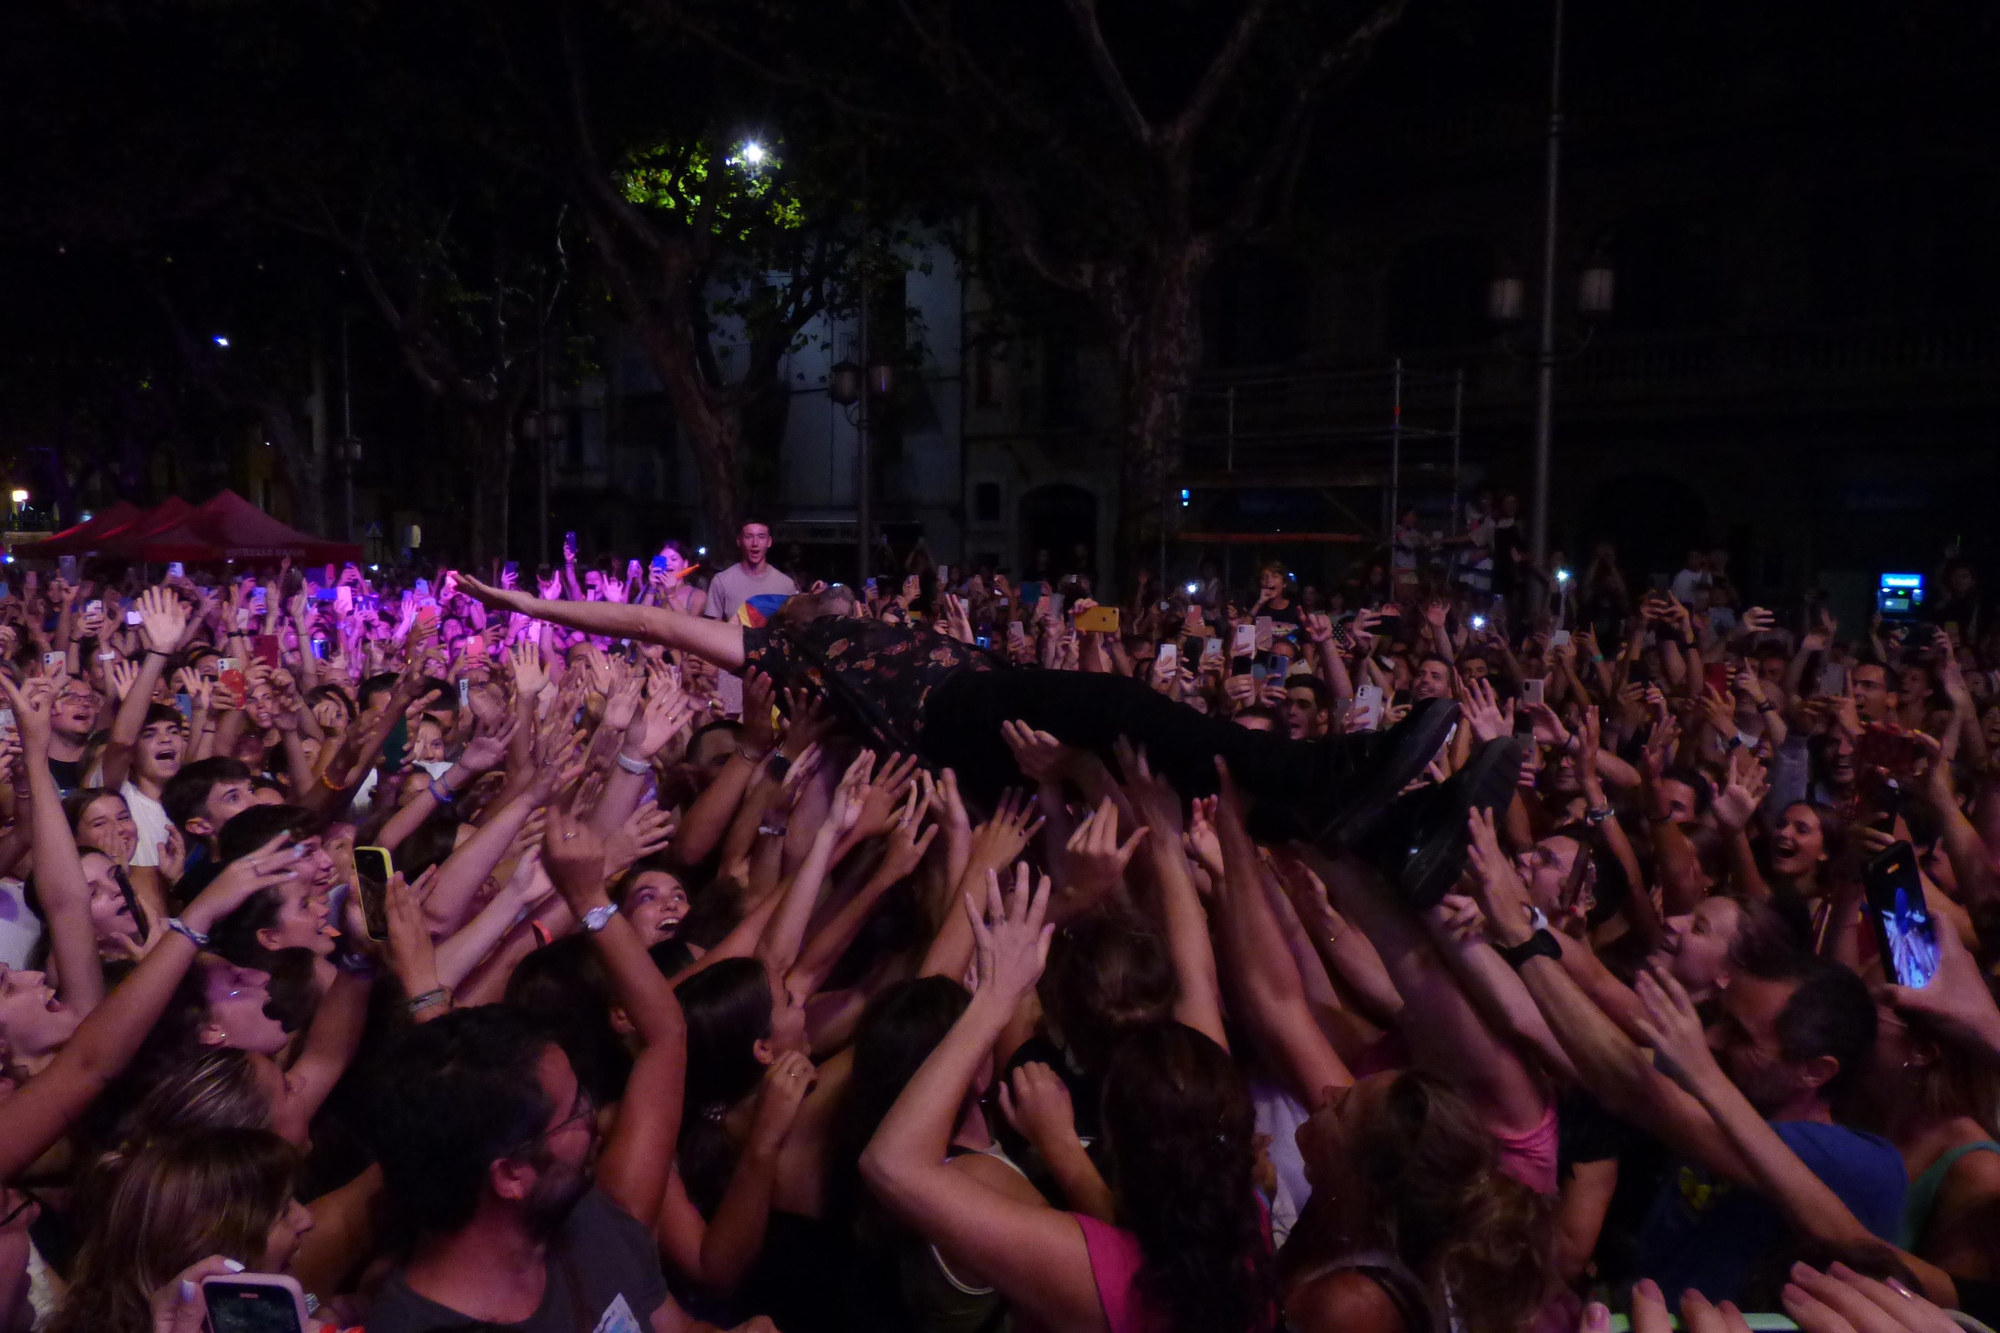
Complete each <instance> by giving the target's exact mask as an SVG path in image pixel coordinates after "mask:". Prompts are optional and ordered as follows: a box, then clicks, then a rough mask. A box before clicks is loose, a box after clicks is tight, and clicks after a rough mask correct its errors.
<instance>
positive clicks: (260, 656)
mask: <svg viewBox="0 0 2000 1333" xmlns="http://www.w3.org/2000/svg"><path fill="white" fill-rule="evenodd" d="M279 651H280V650H279V647H278V636H277V635H275V634H259V635H258V636H257V637H256V638H254V639H252V640H250V656H252V657H254V658H256V659H257V660H258V661H259V662H262V663H263V664H264V665H265V666H267V667H270V668H271V669H272V670H274V671H275V670H277V667H278V657H279Z"/></svg>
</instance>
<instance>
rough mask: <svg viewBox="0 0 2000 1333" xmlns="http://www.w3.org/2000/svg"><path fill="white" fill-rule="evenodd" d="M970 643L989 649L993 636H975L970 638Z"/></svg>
mask: <svg viewBox="0 0 2000 1333" xmlns="http://www.w3.org/2000/svg"><path fill="white" fill-rule="evenodd" d="M972 641H973V642H974V643H976V644H978V645H979V646H980V647H981V648H991V647H992V646H993V636H992V635H991V634H975V635H973V636H972Z"/></svg>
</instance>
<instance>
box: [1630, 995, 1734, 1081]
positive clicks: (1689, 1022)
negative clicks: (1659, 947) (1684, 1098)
mask: <svg viewBox="0 0 2000 1333" xmlns="http://www.w3.org/2000/svg"><path fill="white" fill-rule="evenodd" d="M1632 989H1633V990H1634V991H1636V992H1637V993H1638V996H1639V1002H1640V1003H1641V1004H1643V1005H1645V1006H1646V1017H1645V1018H1642V1019H1637V1020H1635V1026H1636V1027H1637V1029H1638V1032H1639V1034H1640V1035H1641V1036H1642V1037H1643V1038H1645V1042H1646V1044H1647V1045H1648V1046H1651V1047H1652V1048H1653V1054H1654V1056H1655V1058H1656V1059H1657V1060H1658V1062H1659V1064H1660V1066H1661V1068H1662V1070H1663V1072H1665V1073H1666V1074H1667V1076H1668V1077H1669V1078H1671V1079H1673V1080H1674V1082H1676V1083H1678V1084H1680V1085H1681V1086H1682V1087H1684V1088H1686V1089H1687V1090H1688V1091H1689V1092H1691V1093H1694V1094H1695V1095H1696V1096H1697V1097H1699V1096H1700V1095H1701V1092H1700V1089H1701V1088H1702V1087H1704V1086H1710V1087H1712V1086H1714V1084H1713V1080H1715V1079H1718V1078H1725V1077H1727V1076H1726V1075H1724V1074H1723V1072H1722V1069H1721V1066H1719V1065H1717V1064H1716V1063H1715V1053H1714V1052H1713V1051H1711V1050H1710V1049H1709V1048H1708V1034H1707V1032H1705V1031H1704V1030H1703V1028H1702V1025H1701V1015H1700V1014H1698V1013H1696V1012H1695V1007H1694V1001H1693V1000H1691V999H1689V998H1688V993H1687V991H1686V990H1685V989H1684V988H1683V987H1682V986H1681V983H1680V982H1678V981H1676V980H1674V975H1673V973H1672V972H1670V971H1669V970H1668V969H1667V967H1666V965H1665V964H1664V963H1661V962H1659V961H1655V962H1653V963H1652V964H1651V965H1650V967H1649V969H1648V970H1646V971H1642V972H1640V973H1639V975H1638V976H1637V977H1635V978H1634V979H1633V982H1632Z"/></svg>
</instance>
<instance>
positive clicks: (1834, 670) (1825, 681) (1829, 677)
mask: <svg viewBox="0 0 2000 1333" xmlns="http://www.w3.org/2000/svg"><path fill="white" fill-rule="evenodd" d="M1813 692H1814V693H1815V694H1825V695H1835V694H1845V693H1847V668H1846V667H1844V666H1842V665H1841V664H1840V663H1838V662H1828V663H1827V664H1826V665H1825V666H1823V667H1821V668H1820V669H1819V682H1818V683H1817V684H1816V685H1815V686H1814V687H1813Z"/></svg>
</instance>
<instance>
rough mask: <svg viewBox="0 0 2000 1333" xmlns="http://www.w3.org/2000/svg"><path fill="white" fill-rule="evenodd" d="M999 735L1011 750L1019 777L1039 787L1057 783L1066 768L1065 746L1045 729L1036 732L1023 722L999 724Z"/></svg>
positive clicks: (1067, 759) (1067, 755)
mask: <svg viewBox="0 0 2000 1333" xmlns="http://www.w3.org/2000/svg"><path fill="white" fill-rule="evenodd" d="M1000 738H1001V739H1002V740H1004V741H1006V742H1007V748H1008V749H1009V750H1012V751H1013V752H1014V763H1015V764H1016V765H1017V766H1018V767H1019V768H1020V770H1021V776H1023V777H1025V778H1026V779H1028V781H1030V782H1033V783H1035V784H1037V785H1040V786H1047V785H1050V784H1053V783H1058V782H1061V781H1062V779H1063V776H1064V775H1065V774H1066V773H1067V772H1068V771H1069V759H1070V752H1069V748H1068V747H1067V746H1065V745H1064V744H1063V743H1062V742H1061V741H1059V740H1057V739H1056V738H1055V737H1054V736H1052V735H1050V734H1049V733H1048V732H1046V731H1036V730H1035V729H1034V728H1033V727H1031V726H1029V725H1028V724H1027V723H1025V722H1016V721H1012V720H1009V721H1006V722H1002V723H1001V724H1000Z"/></svg>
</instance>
